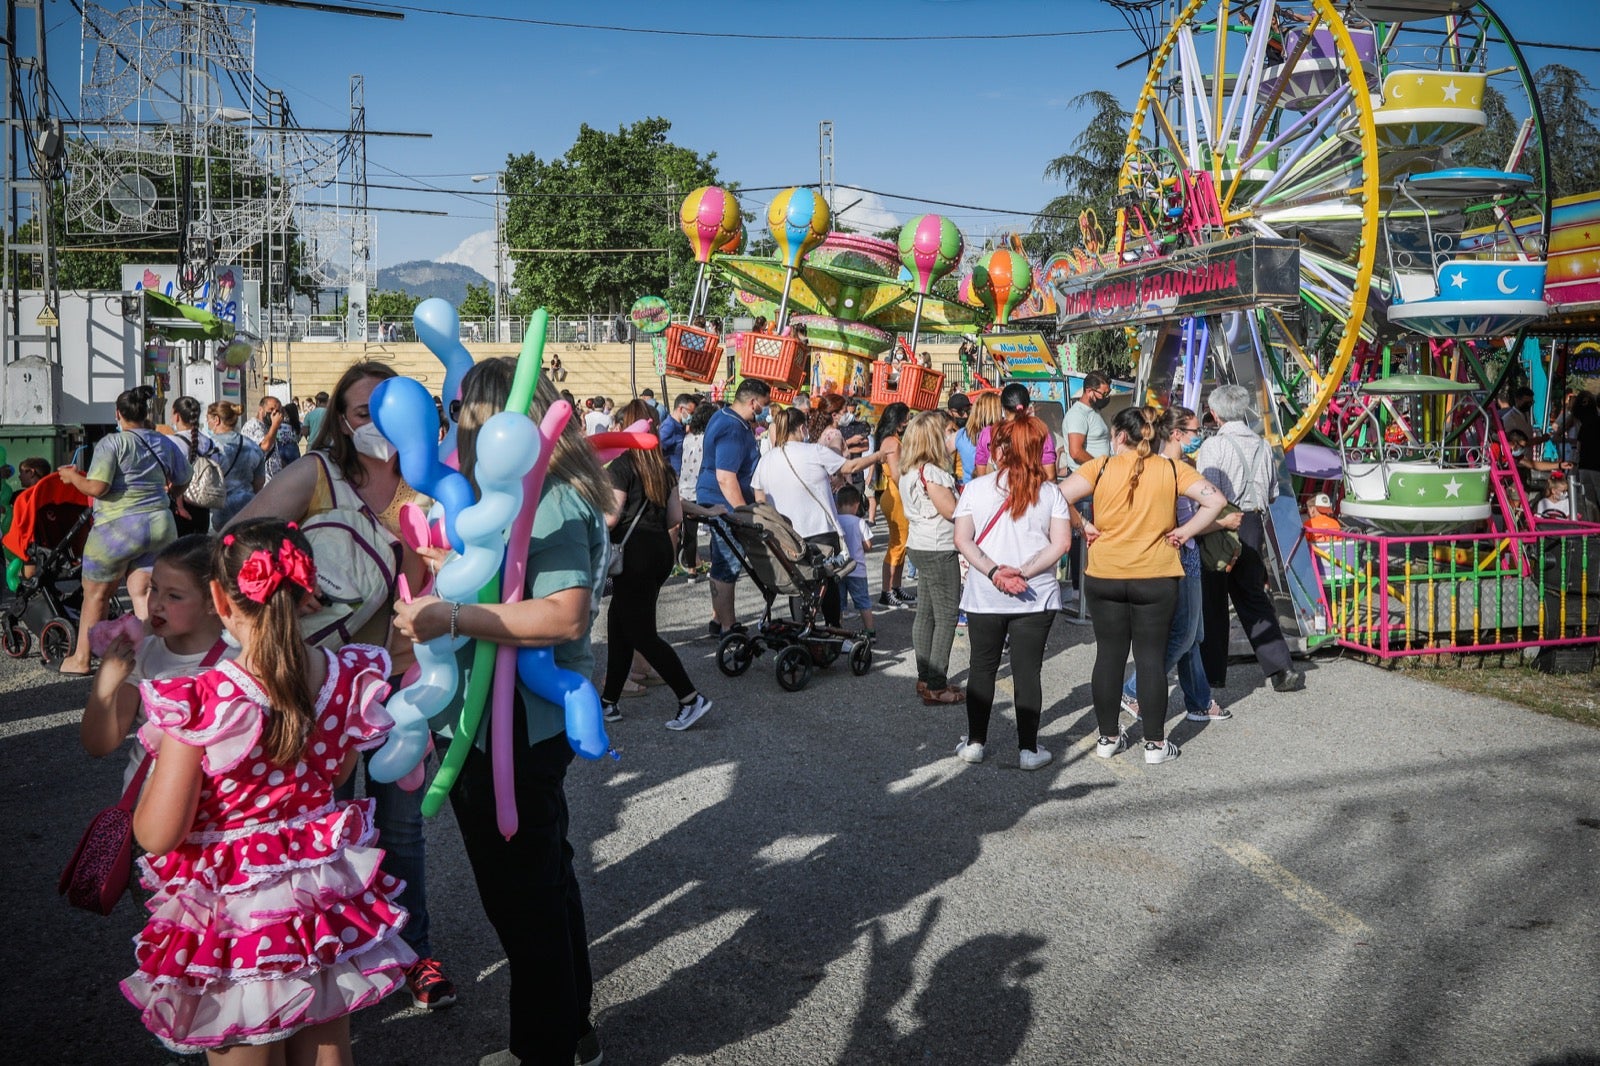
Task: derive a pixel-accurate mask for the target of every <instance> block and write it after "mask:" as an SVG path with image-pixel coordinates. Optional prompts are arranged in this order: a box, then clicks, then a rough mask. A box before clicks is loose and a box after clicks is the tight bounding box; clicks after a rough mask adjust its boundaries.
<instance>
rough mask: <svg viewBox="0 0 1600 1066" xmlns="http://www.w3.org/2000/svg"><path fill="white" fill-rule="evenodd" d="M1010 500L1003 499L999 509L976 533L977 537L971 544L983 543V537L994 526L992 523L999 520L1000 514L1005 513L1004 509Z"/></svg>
mask: <svg viewBox="0 0 1600 1066" xmlns="http://www.w3.org/2000/svg"><path fill="white" fill-rule="evenodd" d="M1010 502H1011V501H1010V500H1004V501H1002V502H1001V504H1000V509H999V510H998V511H996V512H995V513H994V517H993V518H991V519H989V521H988V524H986V525H985V526H984V527H983V532H982V533H979V534H978V536H977V539H975V540H974V541H973V542H972V543H973V544H982V543H983V538H984V537H987V536H988V535H989V530H991V529H993V528H994V524H995V523H996V522H998V521H1000V516H1001V515H1003V514H1005V513H1006V510H1007V509H1008V505H1009V504H1010Z"/></svg>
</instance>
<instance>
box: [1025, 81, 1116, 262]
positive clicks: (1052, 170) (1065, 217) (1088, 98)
mask: <svg viewBox="0 0 1600 1066" xmlns="http://www.w3.org/2000/svg"><path fill="white" fill-rule="evenodd" d="M1070 106H1071V107H1073V108H1074V109H1076V110H1080V111H1081V110H1084V109H1086V108H1087V109H1089V110H1090V112H1091V113H1090V115H1089V121H1088V122H1087V123H1086V124H1085V125H1084V127H1083V129H1082V130H1081V131H1079V133H1078V136H1077V137H1075V138H1073V141H1072V151H1070V152H1067V153H1066V154H1064V155H1058V156H1056V157H1055V158H1054V159H1052V160H1050V162H1049V163H1047V164H1045V168H1044V176H1045V177H1046V178H1048V179H1050V180H1051V181H1059V182H1061V184H1062V185H1063V186H1065V190H1064V191H1063V192H1062V193H1061V195H1059V196H1057V197H1056V198H1055V199H1053V200H1051V201H1050V202H1049V203H1047V204H1045V205H1044V207H1043V208H1042V209H1041V210H1040V212H1039V215H1038V217H1037V218H1035V219H1034V229H1035V231H1036V232H1037V233H1038V234H1039V235H1040V236H1042V237H1044V238H1045V239H1046V242H1047V245H1048V247H1049V248H1051V249H1057V250H1058V249H1060V248H1062V247H1064V246H1067V245H1072V244H1076V243H1077V238H1078V215H1079V213H1080V212H1082V211H1083V210H1084V208H1087V207H1092V208H1094V209H1095V211H1096V212H1098V213H1099V214H1101V215H1102V216H1104V215H1105V214H1106V213H1107V212H1108V211H1109V210H1110V205H1111V197H1112V196H1113V195H1115V193H1116V191H1117V175H1118V174H1119V173H1121V171H1122V155H1123V149H1124V147H1125V146H1126V145H1127V142H1128V123H1129V122H1130V121H1132V119H1133V115H1132V114H1131V113H1130V112H1128V111H1125V110H1123V107H1122V104H1121V103H1119V102H1118V100H1117V98H1116V97H1115V96H1112V95H1111V94H1110V93H1108V92H1106V91H1105V90H1104V89H1091V90H1090V91H1089V92H1086V93H1083V94H1082V95H1080V96H1075V97H1073V98H1072V101H1071V105H1070Z"/></svg>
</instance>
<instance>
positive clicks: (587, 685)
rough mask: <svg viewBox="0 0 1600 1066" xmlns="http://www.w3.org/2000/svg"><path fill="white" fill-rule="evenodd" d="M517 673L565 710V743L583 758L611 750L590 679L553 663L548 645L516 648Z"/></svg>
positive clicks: (532, 687)
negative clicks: (517, 649) (545, 646)
mask: <svg viewBox="0 0 1600 1066" xmlns="http://www.w3.org/2000/svg"><path fill="white" fill-rule="evenodd" d="M517 676H518V677H519V678H521V679H522V683H523V684H524V685H527V686H528V689H529V691H531V692H532V693H533V694H534V695H536V696H538V697H540V698H541V699H546V700H549V701H550V702H551V703H553V704H555V705H556V706H558V707H563V708H565V709H566V712H567V743H569V744H571V745H572V750H573V751H574V752H576V753H577V754H579V755H582V756H583V757H584V758H585V759H598V758H600V757H601V756H602V755H605V754H606V753H607V752H610V753H611V756H612V758H617V757H618V756H617V754H616V752H613V751H611V740H610V739H609V738H608V737H607V736H606V722H605V717H604V716H603V715H602V714H601V711H600V693H599V692H597V691H596V690H595V687H594V684H593V682H591V681H590V680H589V679H588V678H587V677H584V676H583V675H582V674H580V673H577V672H576V671H573V670H564V669H562V668H561V667H559V666H557V665H556V655H555V651H554V650H553V649H550V648H522V649H520V650H519V651H518V652H517Z"/></svg>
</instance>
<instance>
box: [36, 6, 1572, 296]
mask: <svg viewBox="0 0 1600 1066" xmlns="http://www.w3.org/2000/svg"><path fill="white" fill-rule="evenodd" d="M109 2H110V3H111V5H112V6H117V5H116V3H115V0H109ZM416 2H417V3H419V4H421V5H424V6H437V7H439V8H445V7H449V8H450V9H452V10H458V11H465V12H474V13H483V14H498V15H506V16H512V17H520V18H535V19H548V20H556V21H566V22H592V23H605V24H609V25H621V26H630V27H649V28H670V29H679V30H689V29H692V30H705V31H713V32H735V33H752V34H824V35H831V34H848V35H911V34H924V35H956V36H958V37H961V38H965V39H958V40H946V41H923V42H906V43H884V42H877V43H858V42H837V41H797V40H780V41H749V40H706V39H702V38H674V37H665V36H655V35H639V34H632V33H617V32H606V31H602V30H590V29H560V28H552V27H540V26H531V25H517V24H510V23H504V22H490V21H478V20H469V19H460V18H452V17H447V16H441V15H433V14H425V13H416V12H412V13H408V14H407V17H406V19H405V21H403V22H388V21H380V20H376V19H367V18H351V17H342V16H337V15H330V14H319V13H312V12H305V11H297V10H291V9H284V8H272V7H261V8H258V9H257V40H256V69H257V75H258V77H259V79H260V80H261V82H262V83H263V84H264V85H266V86H271V87H276V88H281V89H283V90H284V91H285V92H286V93H287V94H288V96H289V100H290V102H291V105H292V106H293V108H294V111H295V114H296V115H297V117H298V119H299V120H300V122H301V123H302V124H303V125H306V126H333V127H336V126H343V125H344V124H345V122H346V101H347V93H348V79H349V75H351V74H354V73H359V74H362V75H364V76H365V79H366V100H367V112H368V126H369V127H370V128H372V129H388V130H417V131H424V132H430V133H432V134H433V137H432V139H431V140H426V141H421V140H401V139H390V138H373V139H371V140H370V141H369V149H368V159H369V163H368V178H369V181H371V182H373V183H381V184H415V183H417V182H418V181H421V182H426V183H429V184H433V185H438V186H441V187H444V188H451V189H459V188H467V189H478V190H484V189H487V188H489V187H491V186H489V185H488V184H480V185H473V184H472V183H471V182H470V180H469V177H470V175H472V174H475V173H483V172H492V171H494V170H497V169H499V168H500V167H501V166H502V165H503V163H504V160H505V157H506V155H507V154H508V153H514V152H525V151H529V150H532V151H535V152H537V153H538V154H539V155H540V156H542V157H549V156H553V155H559V154H561V153H562V152H564V151H565V150H566V149H567V148H568V147H569V146H570V145H571V143H572V140H573V138H574V136H575V134H576V132H577V129H578V126H579V124H580V123H584V122H587V123H588V124H589V125H591V126H596V127H600V128H606V129H614V128H616V127H617V126H618V125H620V124H625V123H629V122H632V121H634V120H636V119H638V118H641V117H644V116H647V115H655V114H659V115H663V116H665V117H666V118H668V119H670V120H671V121H672V123H673V134H672V135H673V138H674V140H675V141H677V142H678V143H680V144H683V145H686V146H688V147H691V148H693V149H695V150H697V151H700V152H702V153H707V152H715V153H716V154H717V162H718V165H719V166H720V168H721V171H722V173H723V175H724V176H725V177H727V178H729V179H730V180H737V181H739V182H741V183H742V184H744V185H746V186H769V185H785V184H802V183H810V182H815V181H816V180H817V123H818V121H819V120H821V119H831V120H832V121H833V123H834V141H835V152H834V154H835V174H836V180H837V181H838V182H839V183H841V184H848V185H860V186H864V187H866V188H868V189H875V190H881V191H883V192H887V193H897V194H904V195H912V196H922V197H928V198H931V199H936V200H948V201H953V202H959V203H964V204H974V205H980V206H983V207H995V208H1000V209H1002V210H1001V212H999V213H990V212H979V211H970V210H963V209H959V208H932V207H928V206H925V205H918V204H914V203H908V202H906V201H902V200H895V199H891V198H882V199H880V198H877V197H869V198H868V199H867V202H866V203H864V204H863V205H861V207H859V208H858V209H857V213H858V215H860V212H862V211H864V210H868V209H871V210H873V211H874V212H876V214H874V215H872V216H862V217H858V218H857V219H856V220H855V221H857V223H858V224H859V223H866V224H868V225H873V226H874V227H875V226H876V223H878V222H879V221H886V222H889V223H893V222H897V221H903V220H905V219H906V218H909V217H911V216H913V215H916V214H919V213H921V212H922V211H926V210H939V211H941V212H942V213H944V214H947V215H949V216H950V217H952V218H954V219H955V220H956V222H957V223H958V224H959V225H960V226H961V227H962V228H963V230H965V231H966V232H967V233H968V235H969V237H972V236H976V237H978V238H979V239H981V237H982V236H983V234H984V232H985V231H986V230H992V231H999V230H1003V229H1007V228H1011V227H1013V226H1016V225H1019V224H1022V223H1024V222H1025V219H1026V213H1027V212H1030V211H1032V210H1035V209H1037V208H1038V207H1040V206H1042V205H1043V204H1044V203H1045V202H1046V201H1047V200H1048V199H1049V198H1050V197H1051V196H1053V195H1055V193H1056V192H1057V191H1058V189H1057V187H1056V186H1055V185H1054V184H1053V183H1050V182H1046V181H1045V180H1044V178H1043V173H1042V172H1043V169H1044V165H1045V163H1046V162H1047V161H1048V160H1049V159H1050V158H1051V157H1053V156H1055V155H1057V154H1060V153H1061V152H1063V151H1065V150H1066V149H1067V148H1068V146H1069V145H1070V142H1071V140H1072V138H1073V136H1074V135H1075V134H1076V133H1077V131H1078V130H1079V128H1080V127H1081V125H1082V121H1083V118H1084V116H1083V114H1082V113H1081V112H1078V111H1075V110H1073V109H1072V108H1071V107H1070V106H1069V101H1070V100H1071V99H1072V98H1073V97H1075V96H1077V95H1079V94H1080V93H1083V92H1086V91H1088V90H1090V89H1107V90H1109V91H1111V92H1113V93H1115V94H1117V95H1118V97H1119V98H1121V99H1122V100H1123V101H1124V103H1125V104H1127V105H1129V106H1131V105H1132V103H1133V101H1134V100H1135V99H1136V98H1137V94H1138V89H1139V82H1140V80H1141V77H1142V72H1143V63H1133V64H1130V65H1129V66H1128V67H1127V68H1125V69H1124V70H1121V71H1119V70H1117V69H1116V65H1117V64H1118V63H1119V62H1121V61H1123V60H1125V59H1128V58H1130V57H1132V56H1134V55H1135V54H1136V53H1138V52H1139V51H1140V46H1139V45H1138V44H1137V40H1136V38H1135V37H1134V35H1133V34H1132V33H1130V32H1128V31H1127V30H1126V28H1125V27H1124V24H1123V22H1122V20H1121V18H1120V17H1119V16H1118V15H1117V14H1116V12H1115V11H1114V10H1113V9H1111V8H1110V7H1108V6H1107V5H1105V4H1103V3H1099V2H1098V0H1054V2H1049V0H852V2H842V0H809V2H802V0H783V2H776V0H773V2H768V0H737V2H736V0H701V2H697V3H694V4H685V3H677V2H670V0H669V2H664V3H662V2H657V3H648V2H638V0H607V2H604V3H596V2H590V3H575V2H570V0H559V2H525V3H516V2H506V0H455V2H454V3H452V4H437V5H429V0H416ZM1499 9H1500V13H1501V15H1502V16H1503V17H1505V18H1506V20H1507V22H1508V23H1509V25H1510V27H1511V29H1512V32H1513V34H1514V35H1515V36H1516V37H1517V39H1518V40H1519V41H1524V42H1527V41H1551V42H1560V43H1568V44H1587V45H1600V26H1597V25H1596V20H1595V18H1594V10H1595V0H1542V2H1538V3H1523V4H1517V5H1513V4H1509V3H1506V2H1505V0H1500V3H1499ZM50 20H51V23H52V25H54V26H55V27H56V28H55V29H54V30H53V32H52V35H51V51H52V67H53V70H52V73H53V74H55V80H56V81H57V83H58V85H70V84H71V79H72V77H73V76H74V75H75V73H76V71H75V69H74V68H75V67H76V61H77V53H78V40H77V38H78V20H77V18H76V16H75V15H74V13H73V12H72V9H71V8H70V7H69V6H68V5H67V4H66V3H64V2H63V0H55V2H53V3H52V4H51V12H50ZM1092 30H1105V31H1111V32H1104V33H1097V34H1085V35H1081V36H1072V37H1058V38H1048V39H1036V40H1006V41H1000V40H990V41H984V40H973V39H970V38H971V35H974V34H1001V33H1041V32H1062V31H1092ZM1528 58H1529V62H1530V64H1531V65H1533V66H1535V67H1538V66H1541V65H1543V64H1545V63H1550V62H1558V61H1559V62H1562V63H1565V64H1567V65H1569V66H1573V67H1575V68H1577V69H1579V70H1580V71H1582V72H1583V73H1584V74H1585V75H1586V76H1587V77H1588V78H1589V80H1590V81H1591V82H1592V83H1593V84H1595V85H1596V86H1600V55H1596V54H1592V53H1578V52H1565V51H1553V50H1547V49H1538V48H1534V49H1530V50H1529V51H1528ZM772 195H774V194H773V193H770V192H761V193H751V194H749V195H748V196H746V197H745V198H744V203H745V207H746V208H747V209H753V210H756V211H758V212H759V211H760V210H761V209H762V208H763V207H764V205H765V202H766V200H767V199H768V198H769V197H771V196H772ZM856 195H859V194H846V193H845V192H844V191H841V193H840V196H841V198H842V203H848V201H849V199H853V198H854V197H855V196H856ZM370 202H371V203H372V204H374V205H383V206H389V207H411V208H425V209H429V210H436V211H438V210H443V211H448V212H450V217H448V218H425V217H420V216H408V215H399V214H387V213H385V214H379V215H378V216H377V229H378V242H377V261H378V263H379V264H380V265H385V266H386V265H390V264H392V263H396V262H400V261H404V260H408V259H434V258H441V257H444V256H446V255H447V254H449V253H450V252H452V250H454V249H457V248H458V246H461V245H462V244H463V242H469V245H468V247H467V248H466V249H463V251H462V257H463V258H467V259H471V258H474V256H473V254H472V253H473V251H474V249H473V247H472V244H471V239H472V237H473V235H474V234H479V237H478V239H477V242H476V243H477V245H478V246H479V247H478V249H477V250H478V251H480V252H481V261H482V262H484V263H492V262H493V258H492V252H490V251H488V248H489V247H490V245H489V243H488V242H489V238H488V231H489V230H490V229H491V227H492V208H491V203H490V201H489V200H488V199H487V198H467V199H463V198H459V197H454V196H445V195H436V194H425V193H423V194H419V193H407V192H399V191H390V190H373V192H372V194H371V200H370ZM1008 212H1009V213H1008ZM885 213H887V215H892V218H886V217H885ZM760 225H761V224H760V223H759V222H758V223H757V227H758V228H759V226H760Z"/></svg>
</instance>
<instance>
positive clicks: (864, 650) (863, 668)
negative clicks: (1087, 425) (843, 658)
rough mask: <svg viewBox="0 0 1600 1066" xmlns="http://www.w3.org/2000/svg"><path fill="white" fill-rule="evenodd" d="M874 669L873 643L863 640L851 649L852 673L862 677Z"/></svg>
mask: <svg viewBox="0 0 1600 1066" xmlns="http://www.w3.org/2000/svg"><path fill="white" fill-rule="evenodd" d="M871 669H872V641H870V640H863V641H862V642H861V643H859V644H857V645H856V646H855V647H853V648H851V649H850V672H851V673H852V674H855V675H856V676H857V677H861V676H863V675H864V674H866V672H867V671H868V670H871Z"/></svg>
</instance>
